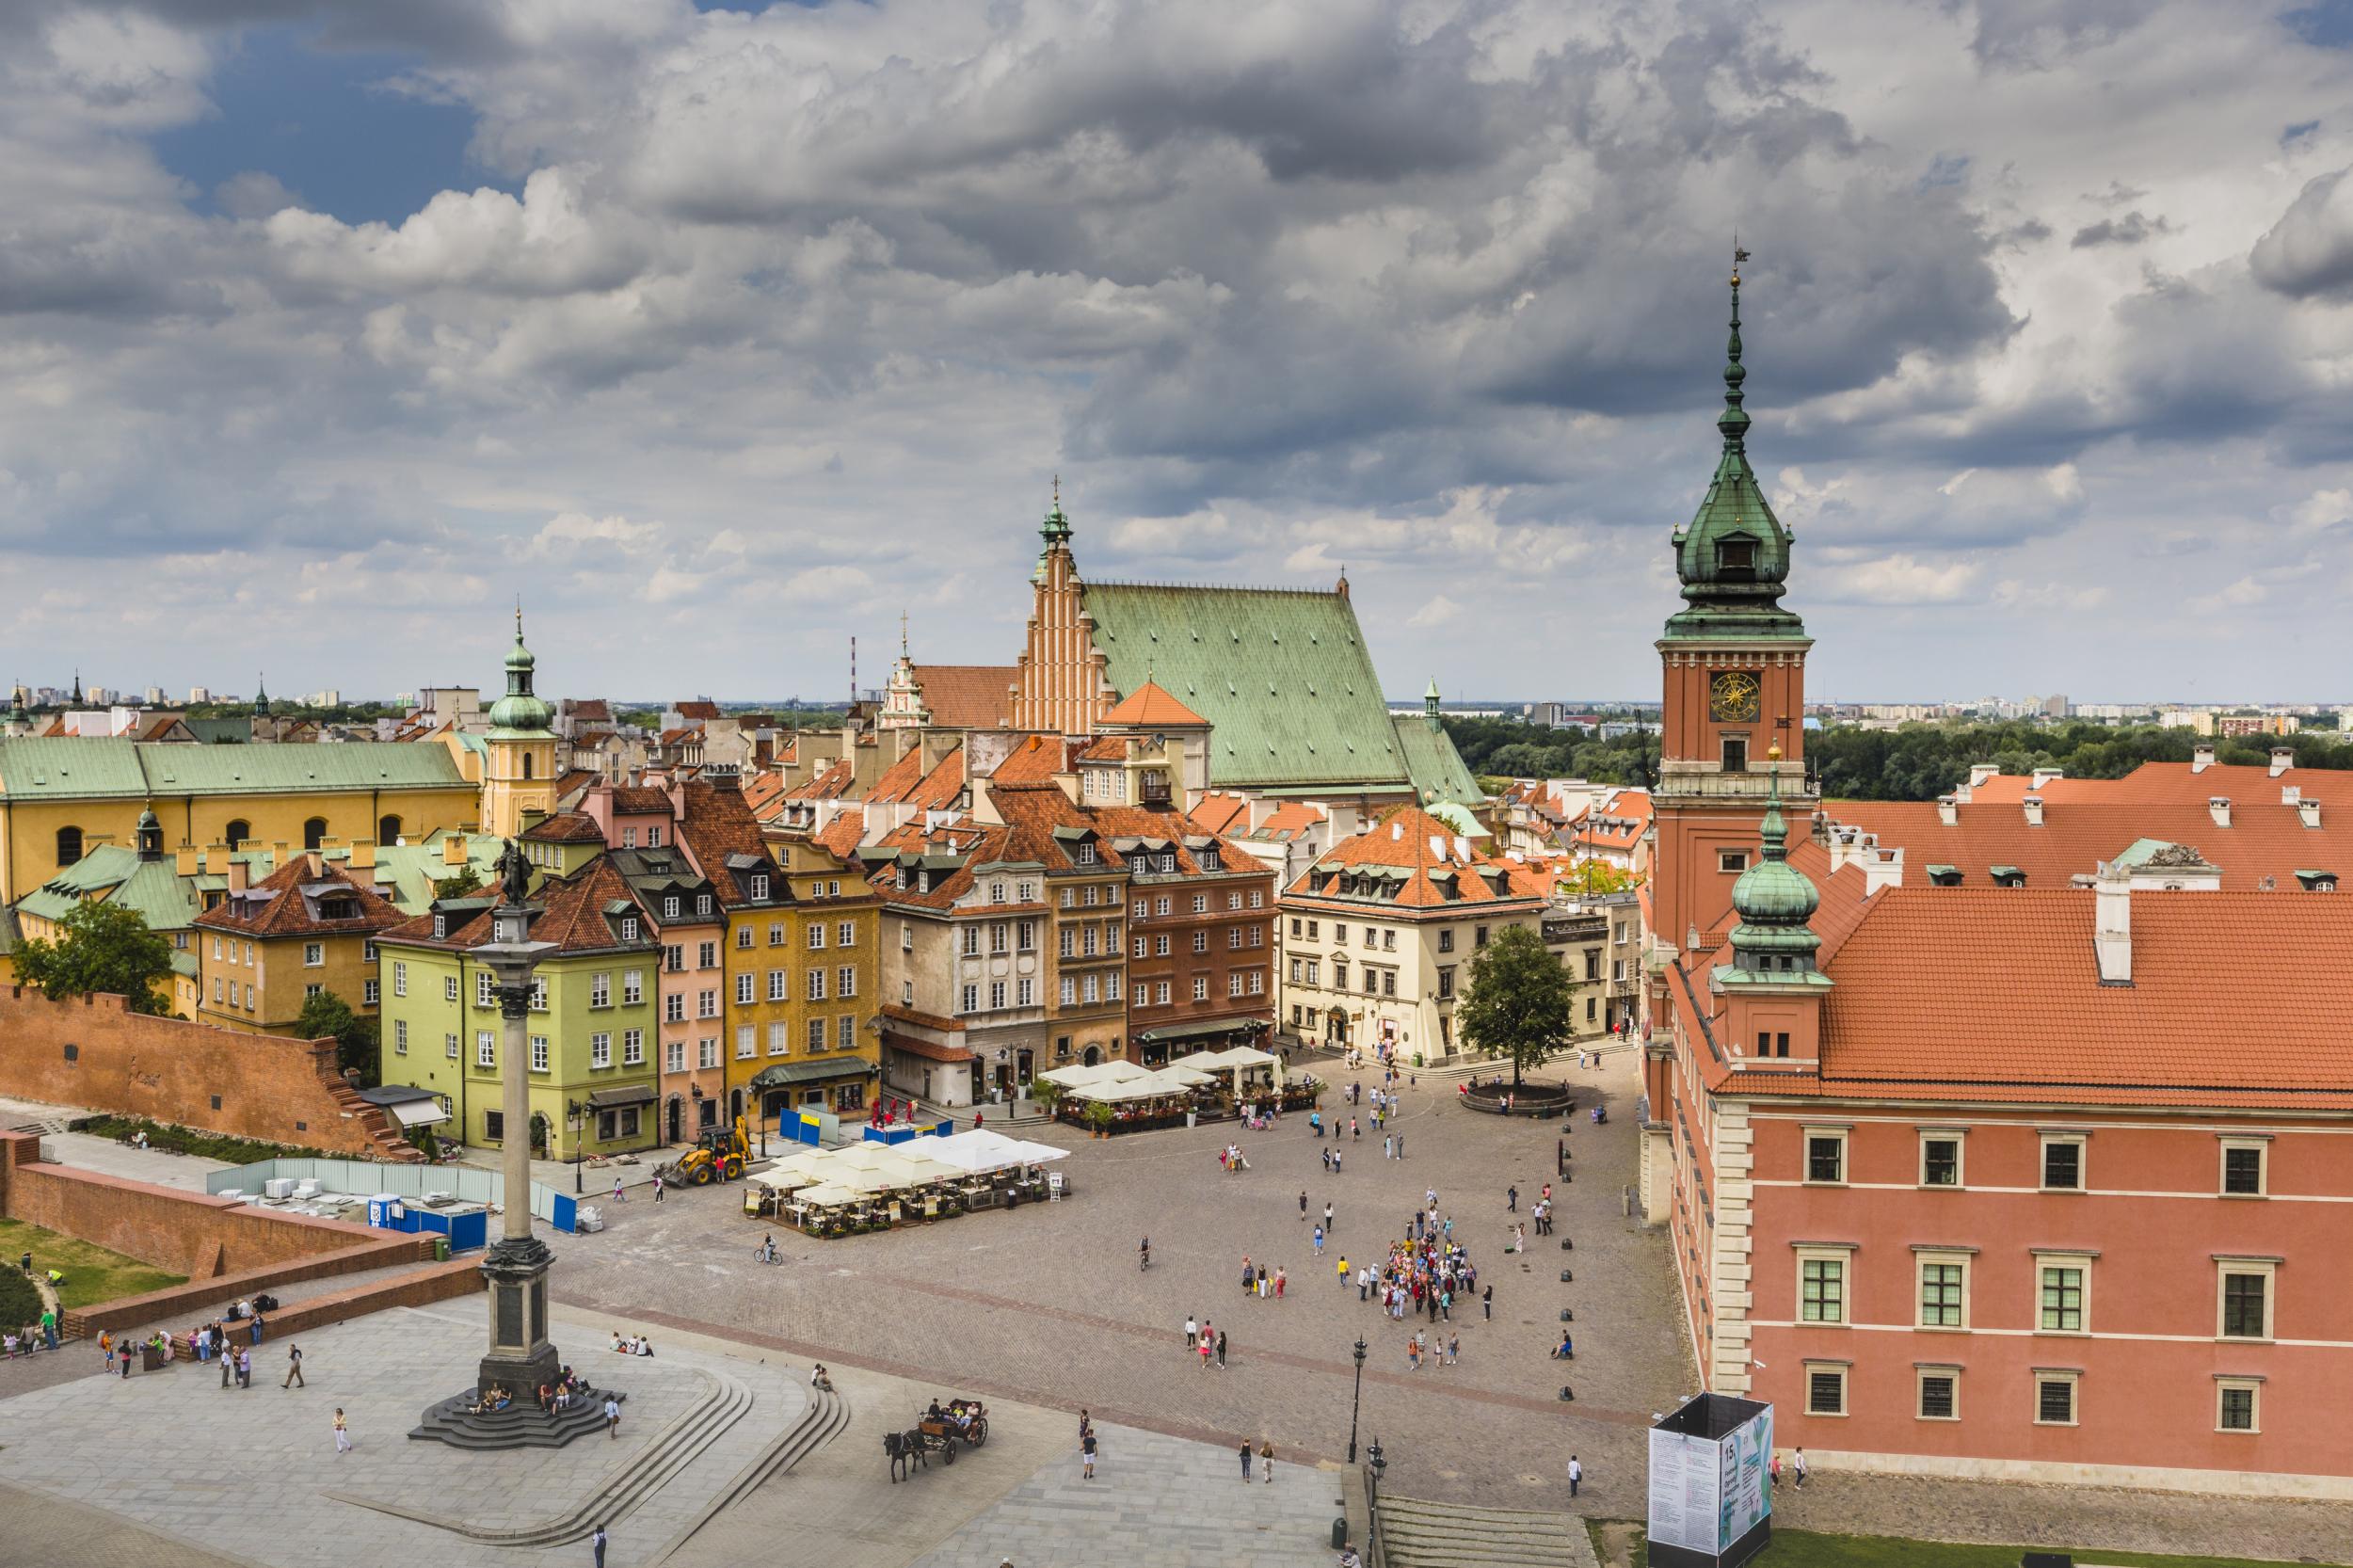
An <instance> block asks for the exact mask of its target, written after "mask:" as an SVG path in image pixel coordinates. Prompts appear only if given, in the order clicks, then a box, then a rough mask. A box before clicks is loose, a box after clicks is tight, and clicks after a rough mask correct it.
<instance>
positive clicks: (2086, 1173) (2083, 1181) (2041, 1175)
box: [2034, 1132, 2091, 1192]
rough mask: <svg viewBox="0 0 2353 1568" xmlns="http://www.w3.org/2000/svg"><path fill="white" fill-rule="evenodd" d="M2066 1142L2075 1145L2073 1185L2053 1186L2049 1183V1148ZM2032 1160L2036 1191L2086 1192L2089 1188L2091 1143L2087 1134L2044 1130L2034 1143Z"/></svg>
mask: <svg viewBox="0 0 2353 1568" xmlns="http://www.w3.org/2000/svg"><path fill="white" fill-rule="evenodd" d="M2060 1144H2073V1145H2074V1146H2075V1185H2074V1186H2073V1187H2054V1186H2052V1185H2051V1150H2052V1149H2053V1148H2054V1147H2055V1146H2057V1145H2060ZM2034 1160H2035V1166H2034V1180H2035V1188H2036V1190H2037V1191H2038V1192H2089V1191H2090V1190H2091V1145H2090V1139H2089V1136H2088V1135H2087V1134H2084V1133H2081V1132H2045V1133H2043V1134H2041V1137H2040V1138H2039V1139H2038V1140H2037V1142H2036V1144H2035V1151H2034Z"/></svg>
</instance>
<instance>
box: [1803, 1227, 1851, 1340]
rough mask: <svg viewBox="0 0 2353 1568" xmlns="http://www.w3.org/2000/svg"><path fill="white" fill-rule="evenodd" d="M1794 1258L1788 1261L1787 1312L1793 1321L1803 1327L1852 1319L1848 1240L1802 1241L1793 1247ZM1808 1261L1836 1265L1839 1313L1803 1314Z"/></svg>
mask: <svg viewBox="0 0 2353 1568" xmlns="http://www.w3.org/2000/svg"><path fill="white" fill-rule="evenodd" d="M1794 1251H1795V1252H1796V1254H1797V1257H1796V1260H1795V1261H1794V1263H1793V1264H1792V1265H1791V1269H1792V1272H1791V1275H1790V1285H1791V1289H1792V1294H1791V1296H1790V1298H1789V1316H1790V1320H1792V1321H1793V1322H1796V1323H1798V1324H1800V1325H1801V1326H1803V1327H1805V1328H1845V1327H1847V1326H1848V1325H1849V1324H1851V1323H1852V1322H1853V1321H1854V1275H1855V1270H1854V1254H1855V1249H1854V1246H1853V1244H1852V1243H1850V1242H1833V1241H1804V1242H1800V1243H1799V1244H1798V1245H1797V1247H1796V1248H1795V1249H1794ZM1809 1263H1835V1264H1837V1265H1838V1316H1837V1317H1835V1318H1809V1317H1807V1316H1806V1315H1805V1266H1806V1265H1807V1264H1809Z"/></svg>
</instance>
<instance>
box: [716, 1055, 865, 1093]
mask: <svg viewBox="0 0 2353 1568" xmlns="http://www.w3.org/2000/svg"><path fill="white" fill-rule="evenodd" d="M873 1070H874V1064H872V1062H869V1061H867V1060H866V1059H865V1058H864V1057H859V1056H821V1057H817V1058H815V1059H814V1060H812V1061H808V1062H779V1063H777V1064H776V1065H775V1066H773V1067H762V1068H761V1069H760V1071H759V1072H757V1073H755V1074H753V1075H752V1080H751V1081H750V1082H749V1083H746V1084H745V1085H744V1088H746V1089H749V1090H751V1091H752V1092H753V1093H754V1094H759V1093H760V1092H762V1091H763V1090H768V1089H789V1088H791V1087H792V1085H794V1084H796V1083H818V1082H823V1081H824V1080H829V1079H837V1078H865V1077H867V1076H868V1075H870V1074H871V1073H872V1072H873Z"/></svg>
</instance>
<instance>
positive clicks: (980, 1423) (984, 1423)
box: [972, 1416, 988, 1448]
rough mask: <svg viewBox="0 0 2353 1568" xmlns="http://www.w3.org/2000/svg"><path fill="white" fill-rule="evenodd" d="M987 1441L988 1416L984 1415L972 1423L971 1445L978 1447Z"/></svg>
mask: <svg viewBox="0 0 2353 1568" xmlns="http://www.w3.org/2000/svg"><path fill="white" fill-rule="evenodd" d="M987 1441H988V1417H987V1416H982V1417H981V1418H980V1419H979V1420H977V1421H975V1422H973V1423H972V1446H973V1447H974V1448H979V1447H980V1446H981V1445H982V1444H984V1443H985V1442H987Z"/></svg>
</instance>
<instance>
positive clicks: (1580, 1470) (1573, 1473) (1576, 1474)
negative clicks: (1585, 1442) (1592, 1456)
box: [1569, 1454, 1585, 1497]
mask: <svg viewBox="0 0 2353 1568" xmlns="http://www.w3.org/2000/svg"><path fill="white" fill-rule="evenodd" d="M1583 1480H1585V1466H1584V1465H1582V1464H1578V1463H1577V1455H1575V1454H1571V1455H1569V1496H1572V1497H1574V1496H1577V1487H1578V1485H1579V1484H1580V1483H1581V1482H1583Z"/></svg>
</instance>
